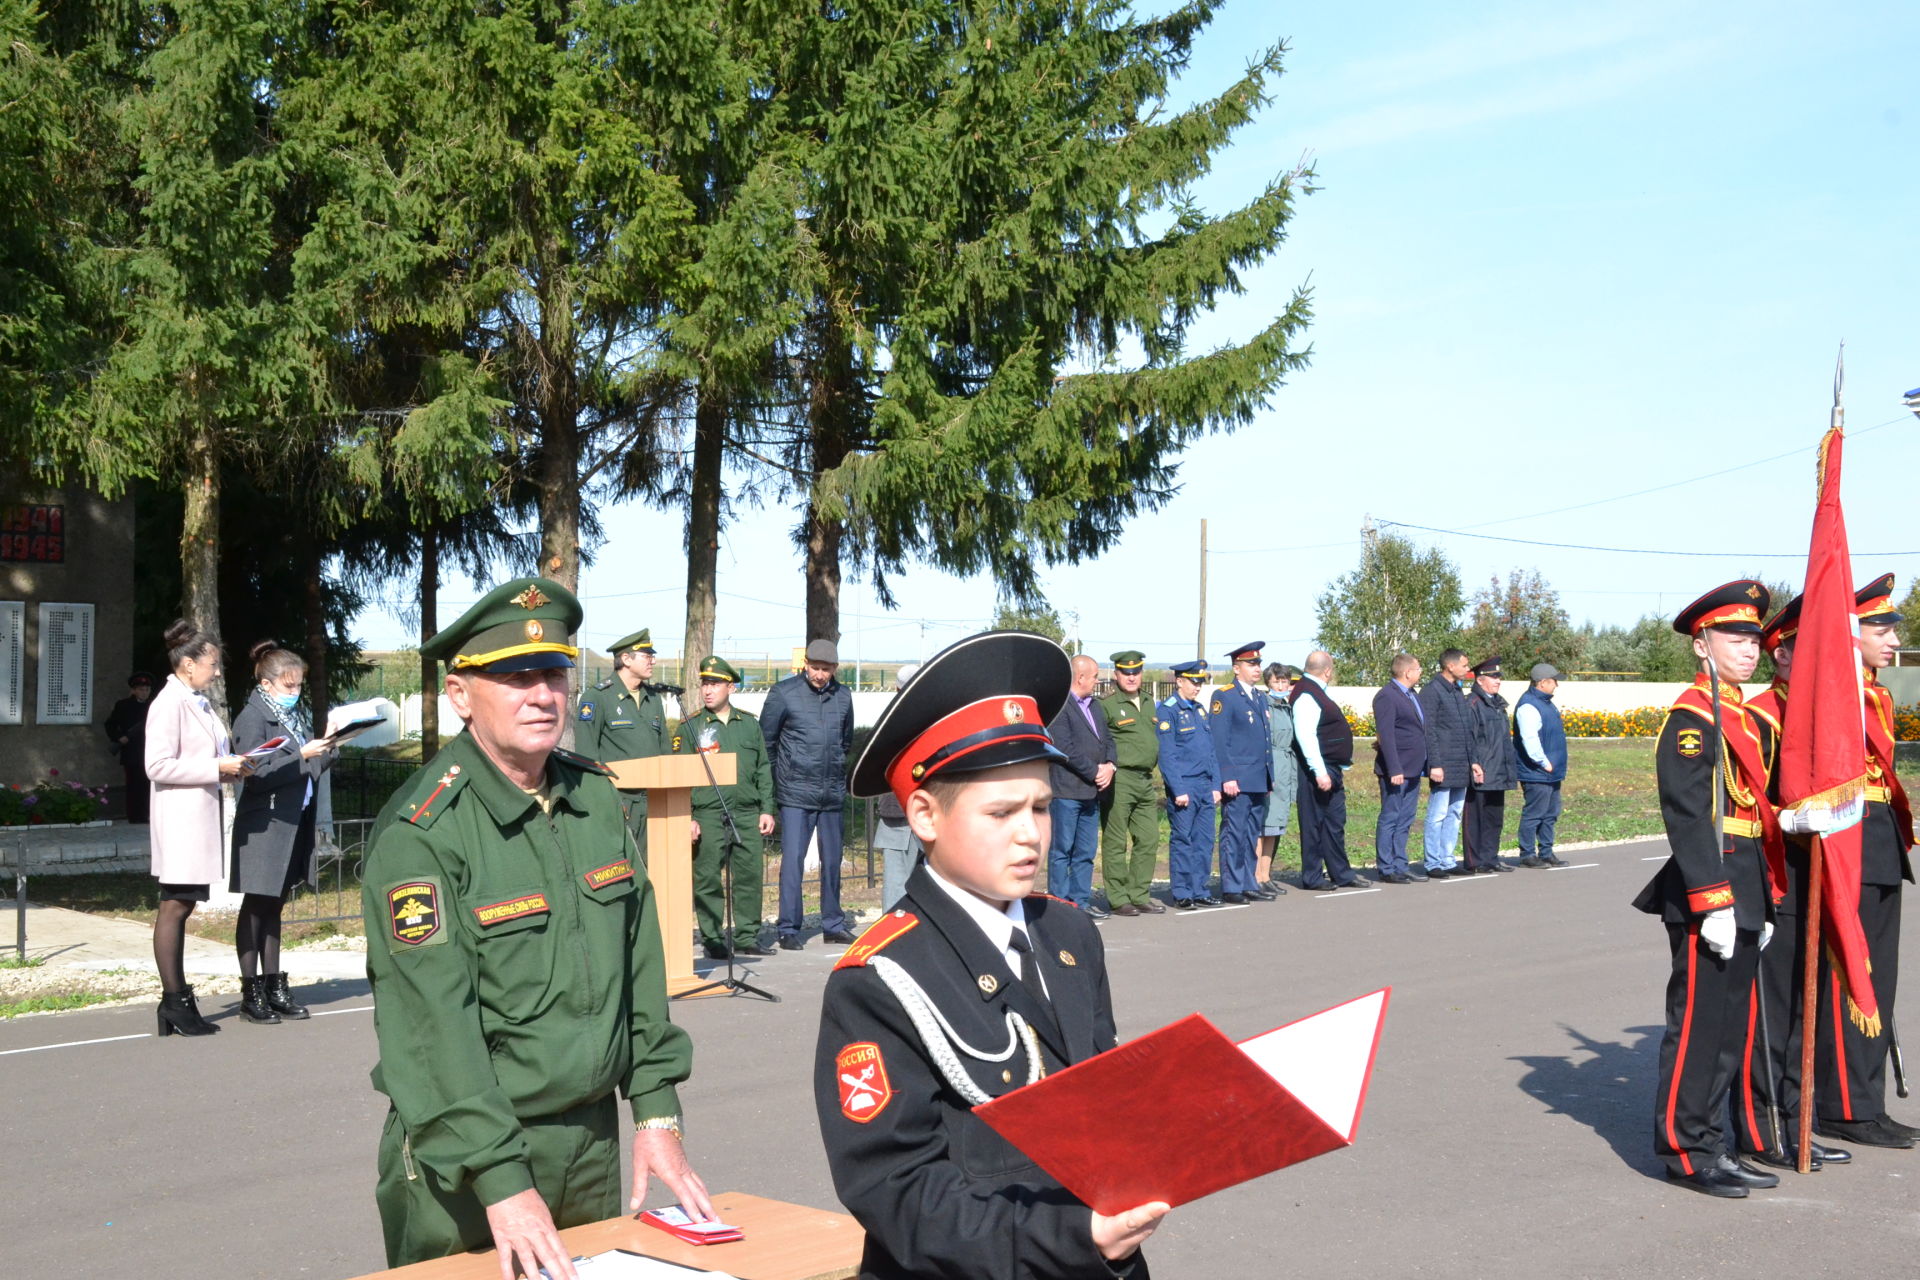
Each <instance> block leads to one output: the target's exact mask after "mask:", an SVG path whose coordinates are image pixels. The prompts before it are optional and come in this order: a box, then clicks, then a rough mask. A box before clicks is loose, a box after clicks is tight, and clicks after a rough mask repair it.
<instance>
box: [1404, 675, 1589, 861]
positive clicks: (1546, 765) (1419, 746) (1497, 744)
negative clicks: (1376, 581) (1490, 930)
mask: <svg viewBox="0 0 1920 1280" xmlns="http://www.w3.org/2000/svg"><path fill="white" fill-rule="evenodd" d="M1438 665H1439V671H1438V672H1437V673H1436V674H1435V675H1434V676H1433V677H1432V678H1431V679H1429V680H1428V681H1427V682H1426V683H1425V684H1424V685H1421V684H1420V676H1421V673H1422V668H1421V665H1420V660H1419V659H1418V658H1415V657H1414V656H1413V655H1412V654H1407V653H1402V654H1398V655H1396V656H1395V657H1394V659H1393V664H1392V668H1391V669H1392V674H1393V678H1392V679H1391V680H1390V681H1388V682H1387V683H1386V684H1385V685H1383V686H1381V688H1380V691H1379V692H1378V693H1376V694H1375V695H1374V698H1373V720H1374V729H1375V731H1376V733H1377V735H1378V740H1377V742H1376V755H1375V759H1374V766H1373V771H1374V775H1375V778H1376V779H1377V781H1378V782H1379V786H1380V819H1379V823H1378V825H1377V826H1376V827H1375V829H1374V848H1375V855H1374V858H1375V865H1376V866H1377V868H1378V871H1379V875H1380V879H1381V881H1382V882H1383V883H1386V884H1412V883H1414V882H1415V881H1417V880H1420V879H1434V880H1444V879H1448V878H1451V877H1453V876H1469V875H1494V874H1497V873H1500V872H1506V871H1511V870H1513V868H1512V867H1510V866H1508V865H1507V864H1506V863H1505V862H1503V861H1501V859H1500V843H1501V839H1502V837H1503V835H1504V833H1505V827H1506V811H1507V793H1508V792H1509V791H1512V790H1514V789H1515V788H1516V787H1517V788H1519V789H1520V790H1521V792H1522V794H1523V796H1524V807H1523V809H1522V812H1521V818H1520V858H1519V865H1521V866H1523V867H1560V866H1565V865H1566V863H1565V861H1564V860H1562V859H1561V858H1560V857H1559V856H1558V855H1557V854H1555V853H1554V851H1553V846H1554V838H1555V834H1556V831H1557V829H1558V825H1559V820H1560V787H1561V784H1562V783H1563V782H1564V781H1565V779H1566V775H1567V734H1566V727H1565V724H1564V723H1563V721H1562V720H1561V717H1560V710H1559V708H1558V707H1557V706H1555V705H1554V701H1553V695H1554V694H1555V692H1557V691H1558V689H1559V687H1560V672H1559V670H1558V669H1557V668H1555V667H1554V666H1553V665H1552V664H1551V663H1546V662H1540V663H1535V664H1534V666H1533V668H1532V670H1531V671H1529V672H1528V684H1527V691H1526V692H1525V693H1524V694H1522V695H1521V696H1520V700H1519V703H1518V705H1517V706H1516V705H1510V704H1509V703H1508V701H1507V699H1506V697H1505V696H1504V695H1503V694H1502V692H1501V690H1502V687H1503V685H1504V683H1505V676H1504V673H1503V672H1502V670H1501V666H1500V658H1499V656H1498V655H1494V656H1490V657H1488V658H1485V659H1483V660H1481V661H1480V662H1478V663H1475V664H1473V665H1471V666H1469V665H1468V662H1467V655H1466V654H1465V653H1464V652H1462V651H1461V650H1459V649H1448V650H1447V651H1446V652H1444V653H1442V654H1441V655H1440V659H1439V664H1438ZM1416 685H1418V686H1419V688H1418V691H1417V692H1416V690H1415V686H1416ZM1422 775H1424V776H1425V777H1426V779H1427V787H1428V790H1427V806H1426V826H1425V830H1424V833H1423V839H1422V846H1423V849H1424V855H1423V861H1424V866H1423V868H1422V870H1421V872H1420V873H1419V874H1415V873H1414V870H1413V868H1412V866H1411V864H1410V863H1409V862H1408V859H1407V840H1408V837H1409V835H1410V834H1411V832H1412V829H1413V823H1414V820H1415V817H1416V815H1417V814H1418V810H1419V798H1420V779H1421V777H1422ZM1456 841H1458V842H1459V847H1460V850H1461V853H1462V855H1463V857H1456V856H1455V854H1454V849H1455V842H1456Z"/></svg>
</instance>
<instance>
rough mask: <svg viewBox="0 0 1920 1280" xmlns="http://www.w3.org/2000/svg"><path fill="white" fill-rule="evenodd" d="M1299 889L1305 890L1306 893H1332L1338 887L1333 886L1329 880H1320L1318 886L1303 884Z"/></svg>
mask: <svg viewBox="0 0 1920 1280" xmlns="http://www.w3.org/2000/svg"><path fill="white" fill-rule="evenodd" d="M1300 887H1301V888H1302V889H1305V890H1306V891H1307V892H1308V893H1332V892H1333V891H1334V890H1335V889H1338V888H1339V887H1340V886H1339V885H1337V884H1335V883H1334V882H1333V881H1331V880H1322V881H1321V882H1320V883H1319V884H1304V883H1303V884H1302V885H1301V886H1300Z"/></svg>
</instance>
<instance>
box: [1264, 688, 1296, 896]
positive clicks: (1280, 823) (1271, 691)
mask: <svg viewBox="0 0 1920 1280" xmlns="http://www.w3.org/2000/svg"><path fill="white" fill-rule="evenodd" d="M1299 678H1300V673H1299V672H1298V671H1295V670H1294V669H1293V668H1292V667H1289V666H1283V665H1282V664H1280V663H1278V662H1270V663H1268V664H1267V669H1266V670H1265V671H1263V672H1262V673H1261V679H1262V680H1264V681H1265V683H1266V686H1267V737H1268V740H1269V741H1270V742H1271V743H1272V744H1273V750H1272V753H1271V754H1272V756H1273V790H1272V791H1270V792H1268V793H1267V821H1266V823H1265V825H1264V826H1262V827H1261V829H1260V856H1259V860H1258V861H1257V862H1256V863H1255V864H1254V868H1253V878H1254V880H1255V881H1256V882H1257V883H1259V884H1261V885H1264V886H1265V887H1266V888H1268V889H1271V890H1273V891H1274V892H1275V893H1285V892H1286V891H1287V888H1286V886H1285V885H1283V884H1280V883H1279V882H1278V881H1276V880H1275V879H1274V878H1273V851H1274V849H1275V848H1277V847H1278V846H1279V844H1280V837H1281V836H1284V835H1285V834H1287V818H1288V817H1289V816H1290V815H1291V814H1292V812H1293V791H1294V787H1295V785H1296V781H1295V779H1296V774H1295V770H1296V769H1297V768H1298V767H1299V766H1298V765H1296V764H1295V763H1294V755H1293V702H1292V696H1293V682H1294V681H1295V680H1297V679H1299Z"/></svg>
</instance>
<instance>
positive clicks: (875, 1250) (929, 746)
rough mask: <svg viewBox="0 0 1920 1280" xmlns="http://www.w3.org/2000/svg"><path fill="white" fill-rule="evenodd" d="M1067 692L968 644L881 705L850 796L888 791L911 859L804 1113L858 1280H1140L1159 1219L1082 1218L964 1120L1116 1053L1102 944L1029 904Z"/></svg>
mask: <svg viewBox="0 0 1920 1280" xmlns="http://www.w3.org/2000/svg"><path fill="white" fill-rule="evenodd" d="M1070 684H1071V674H1070V667H1069V664H1068V659H1067V655H1066V654H1065V653H1064V652H1063V651H1062V650H1061V649H1060V647H1059V646H1058V645H1056V644H1054V643H1053V642H1052V641H1050V640H1047V639H1045V638H1044V637H1041V636H1035V635H1028V634H1026V633H1023V632H1011V631H998V632H987V633H984V634H982V635H977V636H971V637H969V638H967V639H965V640H962V641H960V642H959V643H958V644H955V645H953V646H952V647H950V648H948V649H946V650H944V651H943V652H941V653H940V654H938V655H936V656H935V657H934V658H933V659H932V661H930V662H929V663H927V665H926V666H925V667H923V668H922V669H921V670H920V673H919V674H918V675H917V676H915V677H914V679H913V682H912V683H911V684H909V685H907V686H906V687H905V688H904V689H903V690H901V692H900V694H899V696H897V697H896V698H895V699H894V700H893V701H892V702H891V703H890V704H888V706H887V708H886V710H885V711H884V712H883V713H882V715H881V717H880V722H879V723H878V724H877V725H876V726H875V727H874V731H873V738H872V740H871V741H870V742H869V743H868V746H867V749H866V751H865V752H864V753H863V754H862V756H861V757H860V761H859V763H858V764H857V765H855V767H854V772H853V785H852V790H853V794H854V795H856V796H873V795H878V794H880V793H881V792H882V791H885V790H889V789H890V790H891V791H892V792H893V794H894V795H895V796H897V797H898V798H899V800H900V802H901V804H902V806H903V807H904V808H905V809H906V813H907V821H908V823H909V824H910V825H911V826H912V828H913V831H914V834H915V835H917V836H919V837H920V840H921V842H922V843H923V844H924V845H925V846H926V860H925V861H924V862H923V863H922V864H921V865H920V866H919V867H918V868H916V869H915V871H914V872H913V875H912V876H911V877H910V878H909V879H908V881H907V892H906V895H905V896H904V897H903V898H901V900H900V901H899V903H898V904H897V905H896V908H895V909H894V910H893V911H891V912H889V913H888V914H887V915H885V916H883V917H882V918H881V920H880V921H879V923H877V924H875V925H874V926H873V927H871V928H870V929H868V930H867V931H866V932H865V933H864V934H863V935H862V936H861V937H860V938H859V940H858V941H856V942H855V943H854V944H853V945H852V946H851V947H849V948H848V949H847V951H846V953H845V954H844V955H843V956H842V957H841V958H840V961H839V963H838V964H837V965H835V966H834V973H833V974H832V976H831V977H830V978H829V980H828V983H827V990H826V996H825V1002H824V1005H823V1007H822V1009H821V1014H820V1041H819V1047H818V1051H817V1053H816V1055H815V1061H814V1102H815V1105H816V1106H817V1107H818V1109H819V1113H820V1128H821V1135H822V1137H823V1139H824V1141H825V1143H826V1148H827V1160H828V1164H829V1166H830V1167H831V1169H832V1171H833V1180H834V1187H835V1190H836V1191H837V1192H838V1194H839V1196H840V1199H841V1202H842V1203H844V1204H845V1205H846V1206H847V1209H848V1210H849V1212H851V1213H852V1214H853V1216H854V1217H855V1218H857V1219H858V1220H859V1222H860V1225H861V1226H862V1227H864V1228H865V1229H866V1233H867V1236H866V1248H865V1253H864V1254H863V1256H862V1259H861V1267H860V1275H861V1276H862V1277H864V1278H865V1280H891V1278H893V1277H908V1276H914V1277H924V1276H948V1277H955V1278H960V1277H965V1278H967V1280H977V1278H979V1277H1000V1276H1006V1277H1013V1276H1020V1277H1031V1278H1033V1280H1046V1278H1051V1277H1075V1276H1087V1277H1109V1276H1116V1275H1117V1276H1129V1277H1144V1276H1145V1275H1146V1274H1147V1268H1146V1263H1145V1261H1144V1260H1143V1259H1142V1258H1141V1257H1140V1254H1139V1246H1140V1243H1141V1241H1143V1240H1144V1239H1145V1238H1146V1237H1147V1236H1148V1235H1150V1234H1151V1233H1152V1232H1153V1229H1154V1228H1155V1227H1156V1226H1157V1225H1158V1224H1159V1221H1160V1219H1161V1217H1162V1216H1164V1215H1165V1213H1166V1212H1167V1206H1166V1205H1165V1204H1161V1203H1152V1204H1146V1205H1141V1206H1139V1207H1137V1208H1134V1209H1129V1210H1127V1211H1126V1212H1124V1213H1120V1214H1117V1215H1114V1216H1111V1217H1109V1216H1106V1215H1103V1214H1097V1213H1094V1212H1093V1210H1092V1209H1090V1208H1088V1207H1087V1205H1085V1204H1084V1203H1082V1202H1081V1201H1080V1200H1078V1199H1076V1198H1075V1197H1074V1196H1073V1194H1072V1193H1071V1192H1069V1191H1067V1190H1066V1189H1065V1188H1064V1187H1062V1186H1061V1185H1060V1184H1059V1183H1058V1182H1056V1181H1054V1179H1053V1178H1051V1177H1049V1176H1048V1175H1047V1174H1046V1173H1045V1172H1043V1171H1042V1170H1041V1169H1040V1168H1039V1167H1038V1166H1036V1165H1034V1164H1033V1163H1031V1162H1030V1161H1028V1160H1027V1159H1026V1157H1025V1156H1023V1155H1022V1154H1021V1153H1020V1152H1019V1151H1018V1150H1017V1149H1016V1148H1015V1147H1013V1146H1012V1145H1011V1144H1009V1143H1008V1142H1007V1141H1006V1140H1005V1139H1003V1138H1001V1137H1000V1136H999V1135H998V1134H997V1133H995V1132H994V1131H993V1130H992V1129H990V1128H989V1127H988V1126H987V1125H986V1124H985V1123H984V1122H982V1121H980V1120H978V1119H976V1118H975V1117H974V1116H973V1114H972V1108H973V1107H975V1106H977V1105H979V1104H980V1103H982V1102H985V1101H987V1100H988V1099H989V1098H993V1097H997V1096H999V1095H1001V1094H1004V1093H1008V1092H1011V1091H1012V1090H1014V1089H1017V1088H1019V1087H1020V1086H1021V1085H1023V1084H1026V1083H1028V1082H1029V1081H1031V1080H1036V1079H1038V1078H1040V1077H1041V1076H1043V1075H1044V1074H1046V1073H1047V1072H1049V1071H1056V1070H1059V1069H1061V1068H1062V1067H1065V1066H1067V1065H1070V1064H1072V1063H1075V1062H1079V1061H1082V1060H1083V1059H1086V1058H1090V1057H1092V1056H1094V1055H1095V1054H1097V1053H1101V1052H1104V1051H1105V1050H1107V1049H1110V1048H1112V1047H1113V1046H1114V1043H1115V1032H1114V1023H1113V1009H1112V1003H1111V1000H1110V998H1109V995H1108V991H1107V970H1106V962H1105V957H1104V953H1103V951H1102V949H1101V944H1100V934H1099V931H1098V930H1097V929H1096V928H1095V927H1094V925H1093V923H1092V921H1091V920H1089V919H1088V918H1087V916H1086V915H1085V914H1084V913H1082V912H1081V911H1079V910H1076V909H1075V908H1074V907H1073V906H1072V904H1070V903H1066V902H1064V901H1062V900H1060V899H1056V898H1050V897H1048V896H1046V895H1044V894H1035V893H1033V892H1032V890H1033V881H1034V873H1035V871H1036V869H1037V868H1038V867H1039V864H1040V859H1041V856H1042V854H1043V853H1044V851H1045V850H1046V848H1047V843H1048V836H1049V829H1048V819H1047V806H1048V804H1049V802H1050V800H1051V789H1050V787H1049V784H1048V762H1049V761H1050V760H1053V759H1057V758H1059V756H1060V753H1059V751H1058V750H1057V749H1056V748H1055V747H1054V746H1053V744H1052V743H1051V742H1050V741H1049V740H1048V738H1047V733H1046V725H1047V723H1048V722H1049V721H1050V720H1052V718H1053V716H1054V715H1055V714H1056V713H1057V712H1058V711H1059V710H1060V708H1061V707H1062V706H1063V705H1064V704H1065V702H1066V698H1067V691H1068V688H1069V685H1070Z"/></svg>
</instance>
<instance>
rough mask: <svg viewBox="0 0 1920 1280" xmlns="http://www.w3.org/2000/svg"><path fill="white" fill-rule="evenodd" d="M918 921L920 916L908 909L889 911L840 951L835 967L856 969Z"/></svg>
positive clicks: (909, 929)
mask: <svg viewBox="0 0 1920 1280" xmlns="http://www.w3.org/2000/svg"><path fill="white" fill-rule="evenodd" d="M919 923H920V917H919V916H916V915H914V914H913V913H912V912H910V911H889V912H887V914H885V915H883V916H881V917H880V918H879V919H878V920H876V921H874V922H873V923H872V924H870V925H868V926H867V929H866V932H865V933H862V934H861V935H860V937H859V938H858V939H856V940H855V941H854V944H853V945H852V946H850V947H848V948H847V949H846V950H845V951H843V952H841V953H840V959H839V960H838V961H837V962H835V964H834V966H833V967H834V968H836V969H858V968H859V967H860V966H862V965H864V964H865V963H866V962H867V961H869V960H871V959H873V958H874V957H875V956H877V955H879V954H880V951H881V949H882V948H884V947H885V946H886V945H887V944H888V943H890V942H892V941H893V940H894V939H895V938H897V937H899V936H900V935H901V934H903V933H907V932H909V931H911V930H912V929H913V927H914V926H915V925H917V924H919Z"/></svg>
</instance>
